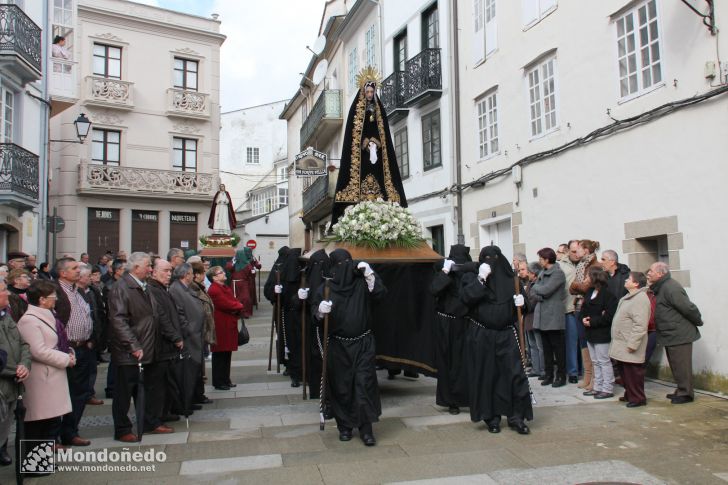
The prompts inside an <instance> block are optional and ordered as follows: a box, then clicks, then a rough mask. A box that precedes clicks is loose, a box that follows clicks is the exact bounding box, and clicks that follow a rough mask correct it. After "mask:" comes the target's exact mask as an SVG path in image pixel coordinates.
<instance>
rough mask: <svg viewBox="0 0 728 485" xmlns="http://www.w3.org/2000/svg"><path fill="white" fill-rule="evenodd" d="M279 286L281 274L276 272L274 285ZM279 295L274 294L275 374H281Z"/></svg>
mask: <svg viewBox="0 0 728 485" xmlns="http://www.w3.org/2000/svg"><path fill="white" fill-rule="evenodd" d="M280 284H281V272H280V271H279V270H276V285H280ZM280 339H281V294H280V293H276V372H277V373H278V374H280V373H281V346H280Z"/></svg>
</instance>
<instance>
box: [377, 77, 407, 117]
mask: <svg viewBox="0 0 728 485" xmlns="http://www.w3.org/2000/svg"><path fill="white" fill-rule="evenodd" d="M406 97H407V73H406V72H405V71H395V72H393V73H392V75H390V76H389V77H388V78H387V79H385V80H384V81H382V96H381V98H382V105H383V106H384V109H385V111H386V112H387V118H389V122H390V123H396V122H397V121H399V120H401V119H402V118H404V117H406V116H407V113H408V112H409V110H408V109H407V107H406V106H405V105H404V100H405V98H406Z"/></svg>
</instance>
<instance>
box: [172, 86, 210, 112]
mask: <svg viewBox="0 0 728 485" xmlns="http://www.w3.org/2000/svg"><path fill="white" fill-rule="evenodd" d="M209 98H210V95H209V94H205V93H199V92H197V91H186V90H184V89H178V88H169V89H167V115H168V116H179V117H182V118H195V119H209V118H210V101H209Z"/></svg>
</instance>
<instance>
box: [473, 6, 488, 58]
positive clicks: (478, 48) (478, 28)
mask: <svg viewBox="0 0 728 485" xmlns="http://www.w3.org/2000/svg"><path fill="white" fill-rule="evenodd" d="M483 2H484V0H473V64H478V63H480V62H483V60H484V59H485V38H484V32H485V11H484V10H483Z"/></svg>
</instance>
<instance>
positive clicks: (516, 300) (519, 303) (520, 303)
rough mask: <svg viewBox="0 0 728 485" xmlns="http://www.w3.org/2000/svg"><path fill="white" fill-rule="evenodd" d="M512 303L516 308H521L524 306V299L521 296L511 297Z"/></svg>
mask: <svg viewBox="0 0 728 485" xmlns="http://www.w3.org/2000/svg"><path fill="white" fill-rule="evenodd" d="M513 303H514V304H515V305H516V306H518V307H521V306H523V305H525V304H526V299H525V298H523V295H513Z"/></svg>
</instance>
